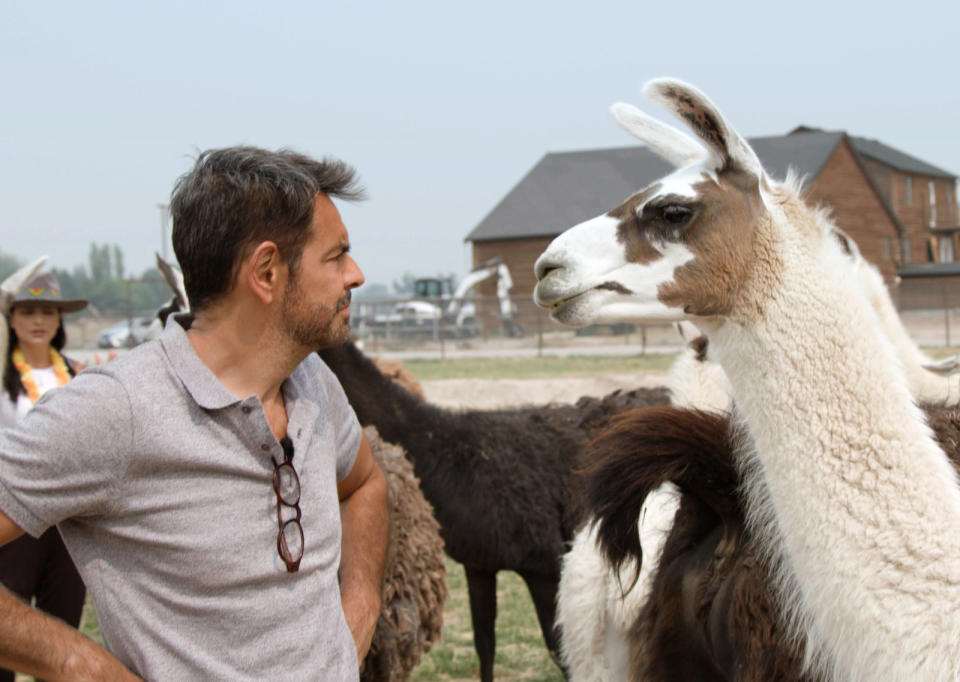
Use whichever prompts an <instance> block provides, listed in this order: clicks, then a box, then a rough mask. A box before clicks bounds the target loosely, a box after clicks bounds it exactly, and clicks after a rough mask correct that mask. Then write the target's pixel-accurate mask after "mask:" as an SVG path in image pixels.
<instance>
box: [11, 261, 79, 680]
mask: <svg viewBox="0 0 960 682" xmlns="http://www.w3.org/2000/svg"><path fill="white" fill-rule="evenodd" d="M86 305H87V301H84V300H73V301H65V300H63V299H62V298H61V296H60V284H59V282H58V281H57V278H56V277H55V276H54V275H53V274H50V273H45V274H42V275H37V276H36V277H34V278H33V279H32V280H30V281H29V282H28V283H27V284H26V286H25V287H24V288H23V290H21V291H20V293H19V294H17V296H16V297H15V298H14V299H13V301H12V302H11V304H10V310H9V311H4V314H5V316H6V322H7V325H8V329H9V331H8V334H9V344H8V346H7V353H6V357H5V358H4V365H3V392H2V394H0V427H2V428H6V427H9V426H12V425H13V424H15V423H16V422H17V421H19V420H20V419H22V418H23V416H24V415H25V414H26V413H27V412H29V411H30V409H31V408H32V407H33V405H34V403H36V402H37V400H39V399H40V396H42V395H43V394H44V393H46V392H47V391H49V390H50V389H52V388H56V387H58V386H62V385H64V384H65V383H67V382H68V381H70V379H71V378H72V377H73V376H74V374H76V372H77V370H78V369H80V368H79V367H77V366H76V365H75V364H74V363H72V362H70V361H69V360H68V359H67V358H65V357H64V356H63V355H61V354H60V351H61V350H62V349H63V347H64V345H65V344H66V341H67V335H66V332H65V331H64V328H63V313H70V312H75V311H77V310H80V309H82V308H84V307H86ZM0 583H2V584H3V585H4V586H5V587H6V588H7V589H8V590H10V591H11V592H14V593H15V594H18V595H19V596H20V597H21V598H22V599H23V600H25V601H27V602H29V601H31V600H32V599H36V606H37V608H38V609H41V610H43V611H46V612H47V613H49V614H50V615H53V616H56V617H57V618H59V619H61V620H63V621H64V622H66V623H68V624H70V625H71V626H73V627H78V626H79V625H80V616H81V614H82V613H83V601H84V597H85V596H86V589H85V588H84V585H83V581H82V580H81V579H80V574H79V573H77V569H76V567H75V566H74V565H73V561H72V559H71V558H70V555H69V554H68V553H67V549H66V547H65V546H64V544H63V540H62V539H61V538H60V532H59V531H58V530H57V529H56V528H55V527H54V528H49V529H47V531H46V532H45V533H44V534H43V535H41V536H40V537H39V538H33V537H31V536H29V535H26V534H24V535H22V536H21V537H19V538H17V539H16V540H14V541H13V542H11V543H9V544H7V545H5V546H3V547H0ZM13 680H14V673H13V672H12V671H9V670H4V669H2V668H0V682H13Z"/></svg>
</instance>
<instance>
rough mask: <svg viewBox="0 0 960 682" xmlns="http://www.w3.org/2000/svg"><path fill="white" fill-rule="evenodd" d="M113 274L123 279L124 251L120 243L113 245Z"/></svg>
mask: <svg viewBox="0 0 960 682" xmlns="http://www.w3.org/2000/svg"><path fill="white" fill-rule="evenodd" d="M113 275H114V277H116V278H117V279H123V251H121V250H120V246H119V244H114V245H113Z"/></svg>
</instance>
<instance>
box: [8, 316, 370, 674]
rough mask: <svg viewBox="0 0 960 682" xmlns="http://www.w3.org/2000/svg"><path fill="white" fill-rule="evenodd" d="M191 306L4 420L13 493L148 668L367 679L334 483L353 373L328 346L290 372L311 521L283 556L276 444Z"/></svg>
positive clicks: (350, 452) (294, 428) (344, 451)
mask: <svg viewBox="0 0 960 682" xmlns="http://www.w3.org/2000/svg"><path fill="white" fill-rule="evenodd" d="M178 322H179V324H178ZM183 324H186V321H185V319H184V318H182V317H181V318H180V319H174V318H171V320H169V321H168V324H167V327H166V329H165V330H164V332H163V334H162V335H161V336H160V338H159V339H158V340H157V341H154V342H150V343H147V344H144V345H142V346H140V347H138V348H135V349H134V350H132V351H130V352H129V353H126V354H125V355H123V356H122V357H120V358H118V359H117V360H114V361H112V362H110V363H108V364H106V365H103V366H99V367H92V368H90V369H88V370H86V371H84V372H82V373H81V374H80V375H79V376H77V377H76V378H75V379H73V380H72V381H71V382H70V383H69V384H68V385H67V386H65V387H63V388H60V389H54V390H52V391H49V392H48V393H47V394H46V395H44V396H43V397H42V398H41V400H40V401H38V402H37V405H36V406H35V407H34V409H33V410H32V411H31V412H30V413H29V414H28V415H27V416H26V417H25V418H24V419H23V420H21V421H20V423H19V424H18V426H17V427H16V428H14V429H10V430H7V431H3V432H0V509H3V511H4V512H5V513H6V514H7V515H8V516H9V517H10V518H11V519H12V520H13V521H14V522H16V523H17V524H18V525H19V526H20V527H21V528H23V529H24V530H25V531H27V532H28V533H30V534H31V535H34V536H37V535H40V534H41V533H42V532H43V531H44V530H45V529H46V528H47V527H49V526H51V525H54V524H58V525H59V527H60V531H61V533H62V534H63V537H64V540H65V542H66V544H67V547H68V548H69V550H70V553H71V554H72V555H73V558H74V560H75V561H76V564H77V567H78V568H79V570H80V573H81V575H82V576H83V579H84V582H85V583H86V585H87V588H88V589H89V591H90V594H91V595H92V597H93V600H94V604H95V606H96V609H97V614H98V616H99V618H100V629H101V632H102V633H103V637H104V641H105V643H106V645H107V648H108V649H109V650H110V651H112V652H113V653H114V654H115V655H116V656H118V657H119V658H120V660H121V661H123V662H124V663H125V664H126V665H127V666H129V667H130V668H131V669H132V670H134V671H135V672H137V673H139V674H140V675H142V676H143V677H145V678H146V679H148V680H213V679H217V680H264V679H271V680H356V679H357V676H358V675H357V669H356V668H357V666H356V650H355V648H354V644H353V638H352V637H351V635H350V631H349V629H348V628H347V626H346V622H345V619H344V617H343V611H342V609H341V607H340V592H339V586H338V581H337V569H338V566H339V562H340V515H339V514H340V513H339V503H338V500H337V490H336V484H337V481H338V480H341V479H343V478H344V477H345V476H346V475H347V474H348V473H349V472H350V470H351V468H352V467H353V463H354V460H355V457H356V454H357V451H358V449H359V447H360V439H361V430H360V426H359V424H358V423H357V419H356V416H355V415H354V412H353V410H352V408H351V407H350V406H349V404H348V403H347V399H346V396H345V395H344V393H343V389H342V388H341V386H340V384H339V382H338V381H337V379H336V377H335V376H334V375H333V373H332V372H331V371H330V370H329V369H328V368H327V367H326V365H324V364H323V362H322V361H321V360H320V359H319V358H318V357H317V356H316V355H315V354H311V355H310V356H309V357H308V358H307V359H306V360H304V361H303V363H302V364H301V365H300V366H298V367H297V369H296V370H295V371H294V372H293V374H291V375H290V377H289V378H288V379H287V380H286V381H285V382H284V383H283V396H284V401H285V403H286V408H287V416H288V420H289V423H288V426H287V435H288V436H289V437H290V438H291V440H292V441H293V444H294V453H295V454H294V459H293V463H294V466H295V468H296V470H297V473H298V474H299V476H300V482H301V490H302V492H301V496H302V497H301V501H300V507H301V510H302V513H303V516H302V524H303V533H304V538H305V549H304V553H303V561H302V562H301V564H300V570H299V572H297V573H288V572H287V570H286V568H285V566H284V564H283V561H282V560H281V559H280V557H279V555H278V554H277V499H276V495H275V493H274V491H273V486H272V476H273V462H272V459H271V457H274V458H277V460H280V459H281V458H282V451H281V448H280V445H279V443H278V442H277V440H276V438H274V436H273V434H272V433H271V431H270V427H269V425H268V424H267V420H266V417H265V415H264V412H263V407H262V405H261V403H260V400H259V399H258V398H257V397H256V396H249V397H247V398H244V399H240V398H237V397H236V396H234V395H233V394H231V393H230V392H229V391H228V390H227V389H226V388H224V386H223V385H222V384H221V383H220V382H219V381H218V380H217V378H216V377H215V376H214V375H213V373H212V372H210V370H209V369H207V367H206V366H205V365H204V364H203V363H202V362H201V361H200V359H199V358H198V357H197V356H196V354H195V353H194V351H193V347H192V346H191V344H190V341H189V340H188V338H187V334H186V332H185V331H184V328H183V326H182V325H183Z"/></svg>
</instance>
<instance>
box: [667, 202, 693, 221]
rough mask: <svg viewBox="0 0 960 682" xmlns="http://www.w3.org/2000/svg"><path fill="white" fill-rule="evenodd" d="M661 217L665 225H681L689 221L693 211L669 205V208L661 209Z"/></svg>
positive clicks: (684, 207)
mask: <svg viewBox="0 0 960 682" xmlns="http://www.w3.org/2000/svg"><path fill="white" fill-rule="evenodd" d="M661 215H662V216H663V221H664V222H666V223H670V224H671V225H682V224H683V223H685V222H687V221H688V220H690V218H691V216H693V210H691V209H690V208H687V207H686V206H680V205H677V204H670V205H669V206H664V207H663V211H662V212H661Z"/></svg>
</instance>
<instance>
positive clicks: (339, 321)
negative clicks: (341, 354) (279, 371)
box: [283, 280, 350, 350]
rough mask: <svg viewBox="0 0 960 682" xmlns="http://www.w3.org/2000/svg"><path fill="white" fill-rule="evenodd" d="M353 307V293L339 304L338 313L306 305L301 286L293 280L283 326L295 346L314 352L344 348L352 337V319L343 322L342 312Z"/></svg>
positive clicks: (289, 283) (286, 299)
mask: <svg viewBox="0 0 960 682" xmlns="http://www.w3.org/2000/svg"><path fill="white" fill-rule="evenodd" d="M349 305H350V291H347V292H346V293H345V294H344V295H343V296H342V297H340V299H339V300H338V301H337V305H336V309H335V310H331V309H330V307H329V306H326V305H323V304H320V303H318V304H315V305H314V306H312V308H311V307H310V306H309V304H307V303H306V301H305V297H304V295H303V291H302V290H301V288H300V286H299V283H298V282H296V281H295V280H291V281H289V282H288V283H287V286H286V288H285V290H284V299H283V324H284V329H285V330H286V332H287V334H288V335H289V336H290V338H291V339H293V341H294V342H295V343H297V344H298V345H300V346H304V347H306V348H310V349H311V350H320V349H321V348H332V347H334V346H339V345H342V344H343V343H344V342H345V341H346V340H347V337H348V336H349V334H350V321H349V320H350V318H342V317H340V316H339V314H338V313H339V312H340V311H341V310H343V309H344V308H346V307H347V306H349Z"/></svg>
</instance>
